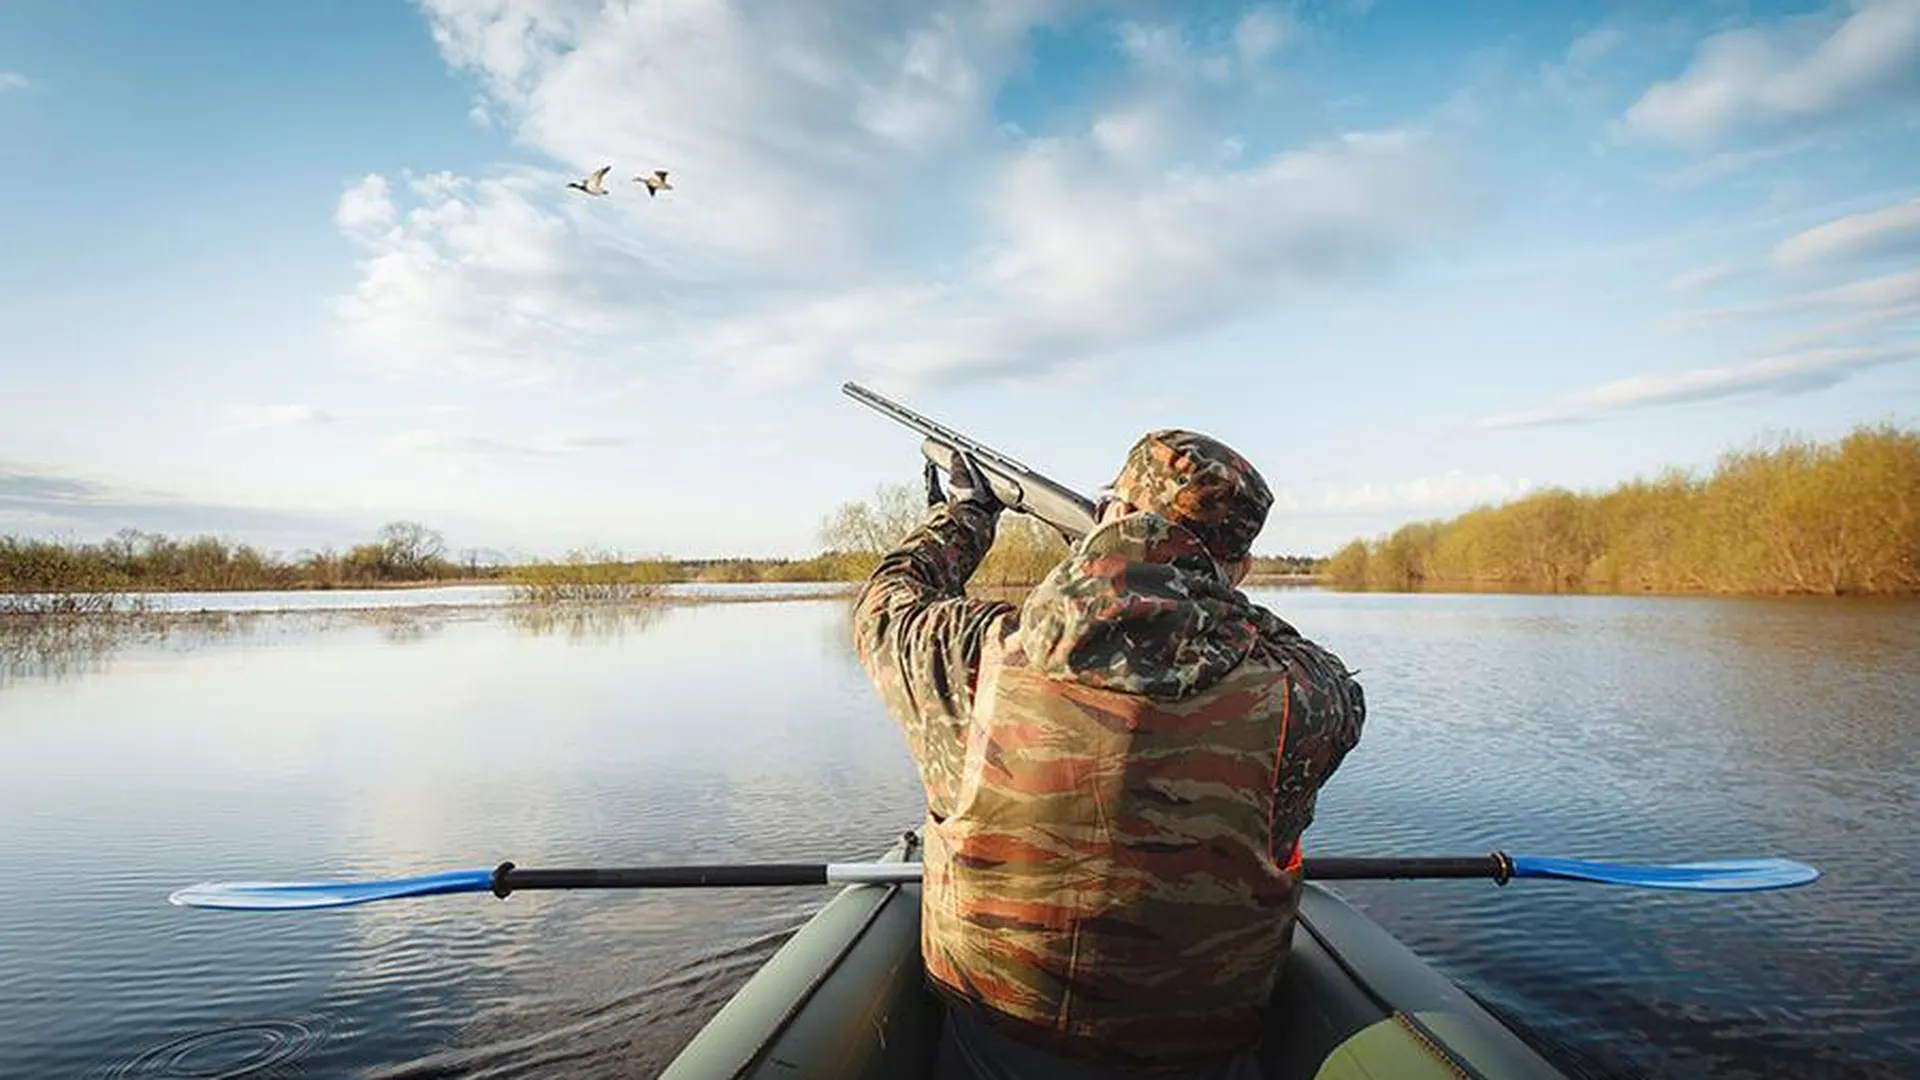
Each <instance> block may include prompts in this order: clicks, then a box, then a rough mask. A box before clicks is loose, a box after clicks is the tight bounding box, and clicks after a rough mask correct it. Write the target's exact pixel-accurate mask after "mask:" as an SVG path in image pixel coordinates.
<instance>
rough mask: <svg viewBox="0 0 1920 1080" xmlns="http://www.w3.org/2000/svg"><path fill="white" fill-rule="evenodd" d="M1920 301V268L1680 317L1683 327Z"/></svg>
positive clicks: (1882, 306) (1680, 323)
mask: <svg viewBox="0 0 1920 1080" xmlns="http://www.w3.org/2000/svg"><path fill="white" fill-rule="evenodd" d="M1916 302H1920V270H1902V271H1896V272H1894V273H1890V274H1881V275H1879V276H1878V277H1871V278H1862V279H1861V280H1858V281H1850V282H1848V283H1846V284H1845V285H1836V286H1834V287H1832V288H1828V289H1818V290H1814V291H1812V292H1804V293H1800V294H1798V295H1794V296H1786V297H1781V298H1778V299H1774V300H1766V301H1762V302H1758V303H1751V304H1729V305H1727V306H1725V307H1716V308H1699V309H1696V310H1693V311H1688V312H1685V313H1683V314H1681V315H1680V316H1678V317H1677V318H1676V319H1675V320H1674V323H1675V325H1677V326H1680V327H1701V326H1710V325H1714V324H1716V323H1723V322H1725V321H1727V320H1728V319H1738V318H1753V317H1762V316H1781V315H1791V314H1797V313H1803V312H1809V311H1819V310H1822V309H1830V308H1867V309H1871V308H1890V307H1898V306H1901V305H1905V304H1911V303H1916Z"/></svg>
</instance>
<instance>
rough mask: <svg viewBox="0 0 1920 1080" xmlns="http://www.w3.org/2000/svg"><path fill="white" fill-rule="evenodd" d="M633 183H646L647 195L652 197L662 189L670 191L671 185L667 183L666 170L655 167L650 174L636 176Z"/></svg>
mask: <svg viewBox="0 0 1920 1080" xmlns="http://www.w3.org/2000/svg"><path fill="white" fill-rule="evenodd" d="M633 179H634V182H635V183H639V184H645V185H647V197H648V198H652V197H654V196H655V195H658V194H660V193H661V192H663V191H672V190H673V185H672V184H669V183H667V170H665V169H655V170H653V175H652V176H636V177H634V178H633Z"/></svg>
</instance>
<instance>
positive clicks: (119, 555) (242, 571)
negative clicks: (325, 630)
mask: <svg viewBox="0 0 1920 1080" xmlns="http://www.w3.org/2000/svg"><path fill="white" fill-rule="evenodd" d="M481 574H482V570H481V568H480V567H479V566H478V565H477V560H474V559H472V558H469V560H468V565H466V566H462V565H459V564H456V563H455V562H453V561H452V560H450V559H448V558H447V544H446V540H445V538H443V537H442V536H441V535H440V533H438V532H436V531H435V530H433V529H430V528H427V527H426V526H425V525H422V524H420V523H419V522H414V521H395V522H390V523H388V524H387V525H385V526H382V527H381V529H380V531H379V533H378V535H377V536H376V537H375V539H374V540H373V541H372V542H371V543H366V544H360V545H357V546H355V547H352V548H350V549H348V550H347V551H344V552H338V551H335V550H333V549H331V548H327V549H323V550H320V551H309V552H302V553H300V554H298V555H296V556H294V557H293V558H291V559H288V558H282V557H280V556H278V555H275V554H272V553H269V552H266V551H263V550H261V549H260V548H257V547H254V546H253V545H251V544H240V543H234V542H232V541H230V540H226V539H224V538H222V537H218V536H195V537H191V538H188V539H177V538H175V537H171V536H166V535H163V534H161V533H147V532H140V531H139V530H136V529H122V530H121V531H120V532H118V533H115V534H114V535H113V536H112V537H111V538H110V539H107V540H103V541H100V542H99V543H93V544H87V543H67V542H61V541H57V540H32V539H23V538H21V537H14V536H0V593H70V594H79V593H105V592H118V591H127V590H149V591H156V592H158V591H222V590H234V589H302V588H343V587H353V586H369V585H383V584H398V583H420V582H432V581H447V580H452V579H456V578H461V577H467V576H480V575H481Z"/></svg>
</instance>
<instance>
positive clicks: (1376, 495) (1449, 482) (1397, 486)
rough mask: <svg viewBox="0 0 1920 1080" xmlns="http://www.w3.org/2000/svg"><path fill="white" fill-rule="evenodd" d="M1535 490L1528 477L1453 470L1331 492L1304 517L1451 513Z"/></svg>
mask: <svg viewBox="0 0 1920 1080" xmlns="http://www.w3.org/2000/svg"><path fill="white" fill-rule="evenodd" d="M1532 489H1533V482H1532V481H1531V480H1528V479H1527V478H1526V477H1524V476H1523V477H1520V478H1518V479H1510V478H1508V477H1504V476H1501V475H1499V474H1497V473H1486V474H1482V475H1480V476H1472V475H1469V474H1468V473H1466V472H1465V471H1463V470H1460V469H1453V470H1451V471H1448V472H1446V473H1443V474H1441V475H1438V476H1422V477H1418V478H1416V479H1413V480H1406V481H1402V482H1399V483H1393V484H1372V483H1367V484H1359V485H1355V486H1353V487H1347V488H1328V489H1326V491H1325V492H1324V493H1323V494H1322V495H1321V497H1320V499H1319V501H1318V502H1317V503H1307V504H1304V505H1303V506H1302V508H1301V511H1302V512H1304V513H1312V512H1314V511H1316V510H1318V511H1321V512H1327V513H1355V512H1372V511H1382V510H1414V511H1430V510H1449V509H1458V508H1464V507H1469V506H1474V505H1477V504H1479V503H1486V502H1499V501H1502V500H1506V499H1517V498H1519V497H1520V496H1522V495H1525V494H1526V493H1527V492H1528V491H1531V490H1532Z"/></svg>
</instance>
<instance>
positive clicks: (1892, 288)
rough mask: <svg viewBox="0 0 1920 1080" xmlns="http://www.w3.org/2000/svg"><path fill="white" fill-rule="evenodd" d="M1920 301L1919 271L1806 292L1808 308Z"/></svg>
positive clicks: (1886, 275) (1802, 302)
mask: <svg viewBox="0 0 1920 1080" xmlns="http://www.w3.org/2000/svg"><path fill="white" fill-rule="evenodd" d="M1914 301H1920V270H1902V271H1900V272H1898V273H1892V274H1882V275H1880V276H1879V277H1873V278H1867V279H1866V280H1864V281H1853V282H1848V283H1847V284H1845V285H1839V286H1836V287H1834V288H1831V289H1821V290H1820V291H1819V292H1813V293H1808V294H1807V295H1806V296H1805V297H1804V298H1803V299H1801V300H1800V301H1798V303H1800V304H1802V305H1804V306H1808V307H1886V306H1891V305H1894V304H1910V303H1913V302H1914Z"/></svg>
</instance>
